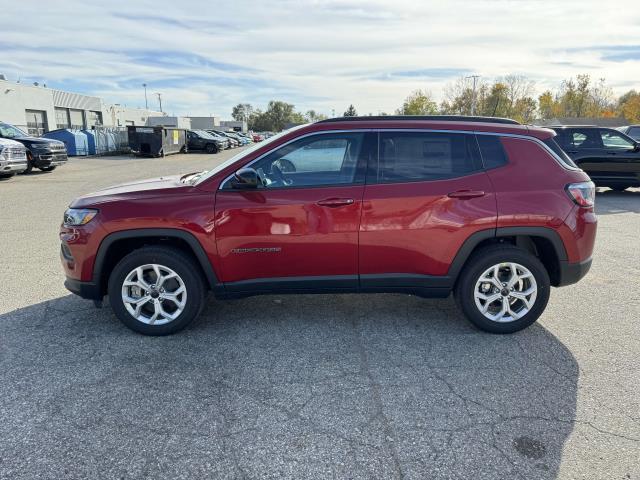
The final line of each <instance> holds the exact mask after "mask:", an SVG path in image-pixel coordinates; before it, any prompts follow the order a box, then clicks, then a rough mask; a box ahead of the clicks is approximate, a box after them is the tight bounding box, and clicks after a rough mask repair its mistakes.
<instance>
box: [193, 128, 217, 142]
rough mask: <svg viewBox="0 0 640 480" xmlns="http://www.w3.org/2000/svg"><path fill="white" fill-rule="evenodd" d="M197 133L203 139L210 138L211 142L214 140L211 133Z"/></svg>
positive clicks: (199, 131)
mask: <svg viewBox="0 0 640 480" xmlns="http://www.w3.org/2000/svg"><path fill="white" fill-rule="evenodd" d="M196 133H197V134H198V135H200V136H201V137H202V138H208V139H209V140H211V139H212V138H213V137H212V136H211V134H210V133H209V132H205V131H204V130H196Z"/></svg>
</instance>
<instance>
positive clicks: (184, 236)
mask: <svg viewBox="0 0 640 480" xmlns="http://www.w3.org/2000/svg"><path fill="white" fill-rule="evenodd" d="M146 237H154V238H177V239H180V240H183V241H185V242H186V243H187V244H188V245H189V247H190V248H191V250H192V251H193V254H194V255H195V257H196V260H197V262H198V264H199V265H200V267H201V268H202V271H203V272H204V274H205V276H206V278H207V282H208V283H209V287H210V288H211V289H212V290H218V289H220V288H221V284H220V283H219V282H218V278H217V277H216V273H215V271H214V270H213V265H211V262H210V261H209V257H207V254H206V252H205V250H204V248H203V247H202V245H201V244H200V242H199V241H198V239H197V238H196V237H195V236H193V234H191V233H190V232H187V231H186V230H180V229H177V228H136V229H132V230H121V231H118V232H113V233H110V234H109V235H107V236H106V237H104V238H103V239H102V242H100V246H99V247H98V252H97V254H96V257H95V260H94V262H93V283H94V284H95V285H97V286H98V288H102V285H101V282H102V269H103V265H104V261H105V258H106V256H107V252H108V251H109V249H110V248H111V246H112V245H113V244H114V243H115V242H117V241H120V240H126V239H133V238H146Z"/></svg>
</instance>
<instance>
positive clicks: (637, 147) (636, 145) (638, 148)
mask: <svg viewBox="0 0 640 480" xmlns="http://www.w3.org/2000/svg"><path fill="white" fill-rule="evenodd" d="M633 151H634V152H640V142H636V143H634V144H633Z"/></svg>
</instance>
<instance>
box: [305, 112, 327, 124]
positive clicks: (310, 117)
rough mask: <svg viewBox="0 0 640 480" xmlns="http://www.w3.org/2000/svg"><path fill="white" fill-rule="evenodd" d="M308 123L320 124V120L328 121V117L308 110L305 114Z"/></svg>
mask: <svg viewBox="0 0 640 480" xmlns="http://www.w3.org/2000/svg"><path fill="white" fill-rule="evenodd" d="M305 117H306V118H307V121H308V122H311V123H313V122H319V121H320V120H326V118H327V116H326V115H323V114H322V113H318V112H316V111H315V110H308V111H307V113H306V114H305Z"/></svg>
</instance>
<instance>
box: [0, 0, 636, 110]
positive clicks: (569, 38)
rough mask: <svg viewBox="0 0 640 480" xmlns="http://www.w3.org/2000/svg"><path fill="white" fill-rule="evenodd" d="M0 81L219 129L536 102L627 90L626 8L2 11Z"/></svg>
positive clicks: (157, 3)
mask: <svg viewBox="0 0 640 480" xmlns="http://www.w3.org/2000/svg"><path fill="white" fill-rule="evenodd" d="M0 32H2V33H1V35H0V73H4V74H5V75H6V76H7V77H8V78H9V79H10V80H16V79H17V78H21V79H22V82H33V81H38V82H40V83H42V82H45V83H47V85H48V86H49V87H52V88H60V89H67V90H71V91H78V92H83V93H88V94H94V95H99V96H102V97H104V98H105V100H106V101H109V102H114V103H123V104H126V105H128V106H144V91H143V88H142V86H141V84H142V83H147V84H148V92H149V106H150V107H156V106H157V100H156V99H155V97H153V95H152V94H153V93H154V92H161V93H162V98H163V107H164V109H165V111H168V112H170V113H175V114H190V115H209V114H216V115H221V116H223V117H228V116H229V115H230V111H231V107H232V106H233V105H235V104H237V103H239V102H249V103H252V104H254V105H256V106H259V107H264V105H265V104H266V103H267V102H268V101H269V100H271V99H278V100H285V101H288V102H290V103H293V104H295V105H296V108H297V109H298V110H301V111H306V110H308V109H315V110H317V111H320V112H323V113H325V114H330V113H331V110H332V109H335V111H336V113H337V114H339V113H342V112H343V111H344V110H345V109H346V107H347V106H348V105H349V104H350V103H353V104H354V105H355V106H356V108H357V110H358V112H359V113H369V112H371V113H374V114H375V113H378V112H380V111H384V112H393V110H395V109H396V108H397V107H398V106H399V105H400V104H401V103H402V99H403V98H404V97H405V96H406V95H407V94H408V93H410V92H411V91H412V90H414V89H416V88H423V89H427V90H430V91H431V92H432V93H433V95H434V96H435V97H436V99H438V100H440V99H441V98H442V89H443V86H444V85H446V84H447V83H448V82H451V81H452V80H454V79H456V78H457V77H460V76H466V75H472V74H478V75H481V76H482V77H483V78H484V79H485V80H487V81H491V80H493V79H495V78H496V77H500V76H503V75H506V74H510V73H515V74H522V75H526V76H529V77H530V78H531V79H533V80H535V82H536V90H537V91H538V93H539V92H541V91H542V90H543V89H545V88H555V87H557V85H558V84H559V83H560V81H561V80H562V79H563V78H567V77H570V76H575V75H576V74H579V73H589V74H591V75H592V77H594V78H601V77H605V78H606V79H607V82H608V84H609V85H610V86H612V87H613V89H614V91H615V92H616V93H621V92H624V91H626V90H628V89H630V88H636V89H640V8H638V2H637V0H619V1H615V2H603V1H601V0H599V1H591V0H582V1H573V0H562V1H560V0H554V1H547V0H520V1H507V0H476V1H458V0H448V1H444V0H443V1H426V0H423V1H418V0H407V1H405V0H393V1H388V0H387V1H378V0H366V1H359V0H347V1H338V0H329V1H290V0H280V1H267V0H261V1H253V2H249V1H241V0H233V1H226V2H205V1H200V2H192V1H189V0H180V1H175V0H173V1H163V0H153V1H131V0H128V1H119V0H109V1H104V2H86V1H75V0H65V1H59V2H58V1H49V2H41V1H31V0H20V1H13V2H4V3H3V6H2V14H1V15H0Z"/></svg>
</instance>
